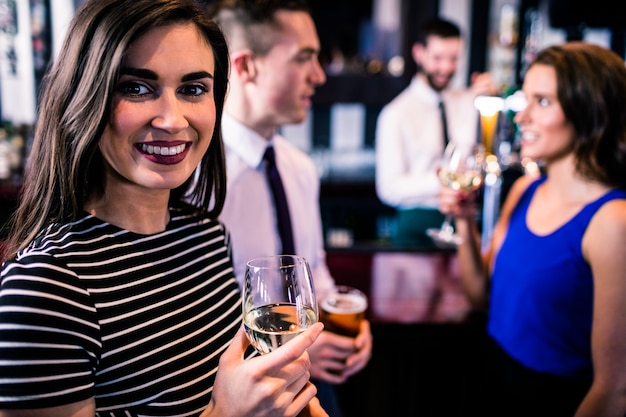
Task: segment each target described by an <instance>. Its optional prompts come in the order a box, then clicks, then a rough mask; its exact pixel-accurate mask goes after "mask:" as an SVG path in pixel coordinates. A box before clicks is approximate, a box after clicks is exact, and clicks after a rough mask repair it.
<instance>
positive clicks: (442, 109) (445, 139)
mask: <svg viewBox="0 0 626 417" xmlns="http://www.w3.org/2000/svg"><path fill="white" fill-rule="evenodd" d="M439 111H440V112H441V127H442V129H443V146H444V148H445V147H446V146H448V142H450V138H449V137H448V119H447V118H446V107H445V106H444V105H443V100H439Z"/></svg>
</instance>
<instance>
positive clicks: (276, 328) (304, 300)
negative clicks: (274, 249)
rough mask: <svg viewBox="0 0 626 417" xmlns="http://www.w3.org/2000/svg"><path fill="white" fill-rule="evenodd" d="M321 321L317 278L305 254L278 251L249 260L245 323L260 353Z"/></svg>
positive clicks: (245, 292)
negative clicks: (274, 253) (316, 287)
mask: <svg viewBox="0 0 626 417" xmlns="http://www.w3.org/2000/svg"><path fill="white" fill-rule="evenodd" d="M317 321H318V309H317V301H316V297H315V289H314V287H313V278H312V276H311V270H310V268H309V264H308V262H307V261H306V259H305V258H302V257H299V256H295V255H276V256H267V257H263V258H256V259H252V260H251V261H249V262H248V263H247V265H246V278H245V283H244V290H243V323H244V329H245V331H246V335H247V336H248V339H249V340H250V343H251V344H252V345H253V346H254V347H255V349H256V350H257V351H258V352H259V353H261V354H265V353H268V352H271V351H272V350H274V349H276V348H278V347H280V346H282V345H283V344H285V343H287V342H288V341H289V340H291V339H293V338H294V337H295V336H296V335H298V334H299V333H302V332H303V331H304V330H305V329H307V328H308V327H310V326H312V325H313V324H315V323H316V322H317Z"/></svg>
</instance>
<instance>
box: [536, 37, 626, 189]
mask: <svg viewBox="0 0 626 417" xmlns="http://www.w3.org/2000/svg"><path fill="white" fill-rule="evenodd" d="M534 64H543V65H549V66H551V67H553V68H554V69H555V71H556V78H557V96H558V99H559V103H560V104H561V108H562V109H563V112H564V114H565V117H566V118H567V120H569V121H570V123H572V125H573V126H574V130H575V131H576V135H577V136H576V139H575V142H574V154H575V157H576V169H577V171H578V172H579V173H580V174H581V175H582V176H584V177H586V178H589V179H591V180H594V181H599V182H601V183H603V184H606V185H609V186H611V187H618V188H622V189H626V99H625V98H626V67H625V66H624V59H623V58H621V57H620V56H619V55H617V54H616V53H614V52H613V51H611V50H609V49H606V48H604V47H601V46H598V45H594V44H590V43H585V42H569V43H564V44H561V45H555V46H550V47H547V48H546V49H544V50H543V51H541V52H540V53H539V54H538V56H537V58H536V59H535V61H534V63H533V65H534Z"/></svg>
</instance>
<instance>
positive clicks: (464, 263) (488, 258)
mask: <svg viewBox="0 0 626 417" xmlns="http://www.w3.org/2000/svg"><path fill="white" fill-rule="evenodd" d="M534 179H535V178H533V177H529V176H524V177H520V178H519V179H518V180H517V181H516V182H515V183H514V184H513V186H512V187H511V190H510V191H509V194H508V195H507V198H506V201H505V202H504V205H503V207H502V211H501V214H500V217H499V218H498V221H497V223H496V226H495V228H494V230H493V235H492V238H491V241H490V242H489V246H488V248H487V250H486V251H485V253H482V252H481V244H480V231H479V230H478V226H477V224H476V202H475V199H474V197H475V194H470V195H468V194H463V193H459V192H458V191H455V190H452V189H450V188H448V187H443V188H442V190H441V192H440V210H441V211H442V212H443V213H452V214H453V215H454V216H455V222H456V227H457V232H458V233H459V234H460V235H461V237H462V239H463V243H462V244H461V245H459V246H458V249H457V256H458V261H459V269H460V276H461V285H462V286H463V290H464V292H465V294H466V296H467V298H468V300H469V301H470V303H471V304H472V306H473V307H474V308H477V309H486V308H487V306H488V303H489V279H490V276H491V269H492V265H493V260H494V259H495V256H496V254H497V251H498V250H499V248H500V245H501V244H502V241H503V240H504V237H505V235H506V231H507V229H508V226H509V219H510V217H511V213H512V211H513V209H514V208H515V206H516V205H517V202H518V201H519V198H520V197H521V195H522V193H523V192H524V190H526V188H527V187H528V185H529V184H530V182H531V181H533V180H534Z"/></svg>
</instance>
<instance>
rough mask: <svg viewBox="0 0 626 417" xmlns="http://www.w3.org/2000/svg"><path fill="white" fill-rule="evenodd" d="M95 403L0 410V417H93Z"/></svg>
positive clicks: (89, 401)
mask: <svg viewBox="0 0 626 417" xmlns="http://www.w3.org/2000/svg"><path fill="white" fill-rule="evenodd" d="M95 414H96V403H95V401H94V399H93V398H90V399H87V400H85V401H81V402H77V403H73V404H67V405H62V406H59V407H51V408H37V409H34V410H0V417H93V416H94V415H95Z"/></svg>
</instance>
